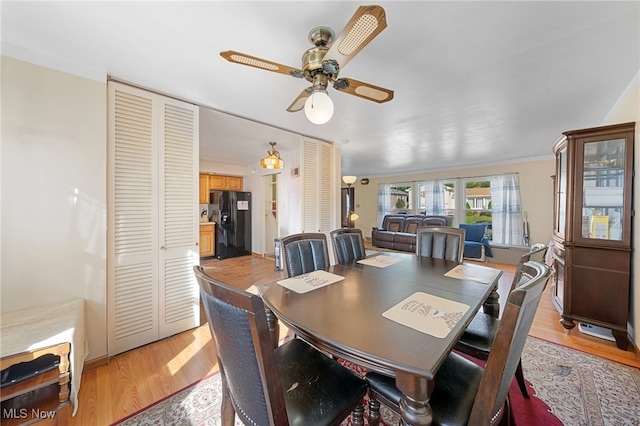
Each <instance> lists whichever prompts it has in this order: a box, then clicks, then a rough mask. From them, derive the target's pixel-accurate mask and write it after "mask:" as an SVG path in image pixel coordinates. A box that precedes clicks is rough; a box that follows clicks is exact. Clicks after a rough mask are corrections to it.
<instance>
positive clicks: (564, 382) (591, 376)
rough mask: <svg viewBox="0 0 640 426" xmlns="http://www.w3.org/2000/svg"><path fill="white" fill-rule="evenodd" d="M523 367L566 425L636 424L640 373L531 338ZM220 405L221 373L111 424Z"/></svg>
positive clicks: (187, 414) (198, 418)
mask: <svg viewBox="0 0 640 426" xmlns="http://www.w3.org/2000/svg"><path fill="white" fill-rule="evenodd" d="M522 365H523V368H524V375H525V378H526V379H527V380H528V381H530V382H531V384H532V386H533V389H534V390H535V395H536V396H537V397H538V398H539V399H541V400H542V401H544V402H545V403H546V404H547V405H548V406H549V407H550V411H551V412H552V413H554V414H555V416H557V417H558V418H559V419H560V421H561V422H562V423H563V424H564V425H566V426H600V425H606V426H626V425H630V426H639V425H640V370H638V369H636V368H633V367H628V366H625V365H622V364H619V363H616V362H612V361H608V360H605V359H603V358H599V357H596V356H593V355H589V354H586V353H583V352H580V351H576V350H573V349H569V348H566V347H563V346H559V345H555V344H553V343H549V342H546V341H544V340H540V339H536V338H533V337H529V338H528V339H527V343H526V345H525V349H524V352H523V356H522ZM220 401H221V392H220V375H219V374H214V375H211V376H209V377H206V378H204V379H202V380H201V381H199V382H197V383H195V384H193V385H191V386H188V387H187V388H185V389H183V390H181V391H179V392H177V393H175V394H174V395H172V396H169V397H167V398H165V399H163V400H161V401H158V402H156V403H155V404H153V405H151V406H149V407H147V408H145V409H143V410H141V411H139V412H137V413H134V414H133V415H131V416H129V417H126V418H124V419H122V420H120V421H118V422H116V423H114V424H113V425H121V426H134V425H136V426H137V425H140V426H144V425H156V426H157V425H207V426H209V425H216V426H217V425H220V411H219V408H220ZM514 405H515V402H514ZM381 414H382V419H383V421H384V422H385V423H386V424H387V425H394V424H397V417H396V415H395V414H394V413H393V412H391V411H390V410H385V409H384V407H382V410H381ZM516 420H518V417H516ZM343 424H347V422H345V423H343ZM545 424H547V423H545ZM236 425H238V426H240V425H241V423H240V422H239V421H236Z"/></svg>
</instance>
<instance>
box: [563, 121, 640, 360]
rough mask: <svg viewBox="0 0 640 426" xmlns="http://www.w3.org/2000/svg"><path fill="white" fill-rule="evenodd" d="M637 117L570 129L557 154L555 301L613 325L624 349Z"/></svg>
mask: <svg viewBox="0 0 640 426" xmlns="http://www.w3.org/2000/svg"><path fill="white" fill-rule="evenodd" d="M634 131H635V123H623V124H616V125H611V126H603V127H595V128H590V129H583V130H572V131H568V132H564V133H563V137H561V138H560V139H559V140H558V141H557V142H556V143H555V144H554V146H553V152H554V153H555V156H556V176H555V194H554V195H555V200H554V207H555V209H554V210H555V211H554V230H553V243H554V244H553V252H552V257H553V269H554V276H553V281H552V286H551V291H552V301H553V304H554V305H555V307H556V308H557V309H558V312H560V315H561V316H562V319H561V320H560V322H561V323H562V325H563V326H564V327H565V328H566V330H567V332H569V331H570V330H571V329H572V328H574V327H575V326H576V323H575V322H576V321H578V322H585V323H587V324H592V325H596V326H600V327H605V328H608V329H611V331H612V334H613V337H614V338H615V340H616V344H617V346H618V348H620V349H623V350H626V348H627V342H628V338H627V320H628V315H629V289H630V277H631V249H632V241H631V235H632V234H631V221H632V217H633V215H634V212H633V202H632V182H633V145H634V141H633V138H634Z"/></svg>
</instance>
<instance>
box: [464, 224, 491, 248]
mask: <svg viewBox="0 0 640 426" xmlns="http://www.w3.org/2000/svg"><path fill="white" fill-rule="evenodd" d="M488 226H489V224H488V223H484V222H476V223H469V224H467V223H461V224H460V228H461V229H464V230H465V231H466V234H465V237H464V238H465V241H473V242H476V243H481V242H483V240H484V239H485V238H486V236H487V227H488Z"/></svg>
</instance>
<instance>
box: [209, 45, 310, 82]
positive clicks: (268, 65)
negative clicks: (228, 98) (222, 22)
mask: <svg viewBox="0 0 640 426" xmlns="http://www.w3.org/2000/svg"><path fill="white" fill-rule="evenodd" d="M220 56H222V57H223V58H225V59H226V60H227V61H229V62H235V63H236V64H240V65H248V66H250V67H255V68H260V69H263V70H267V71H273V72H277V73H280V74H285V75H290V76H292V77H297V78H302V77H304V75H303V74H302V71H300V70H299V69H297V68H291V67H288V66H286V65H282V64H278V63H276V62H271V61H267V60H266V59H261V58H256V57H255V56H251V55H246V54H244V53H240V52H236V51H233V50H227V51H224V52H220Z"/></svg>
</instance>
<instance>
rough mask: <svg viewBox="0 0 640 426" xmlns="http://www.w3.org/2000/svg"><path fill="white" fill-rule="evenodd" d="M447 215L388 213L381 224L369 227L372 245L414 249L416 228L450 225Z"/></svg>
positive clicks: (407, 249) (404, 249)
mask: <svg viewBox="0 0 640 426" xmlns="http://www.w3.org/2000/svg"><path fill="white" fill-rule="evenodd" d="M452 221H453V218H452V217H449V216H428V215H406V214H388V215H386V216H385V217H384V219H383V220H382V225H381V226H376V227H373V228H372V229H371V244H372V245H373V246H374V247H381V248H388V249H392V250H402V251H411V252H415V251H416V230H417V229H418V228H419V227H421V226H451V223H452Z"/></svg>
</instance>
